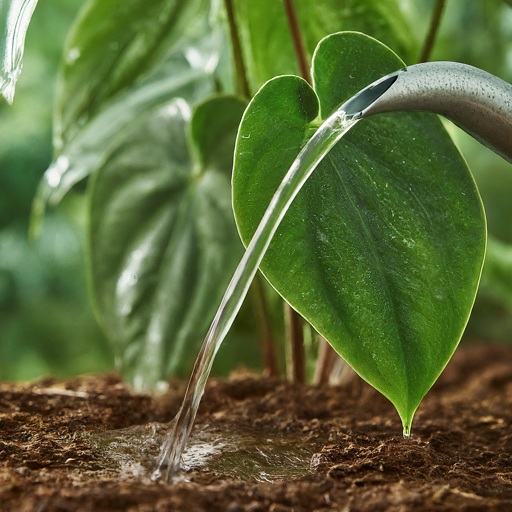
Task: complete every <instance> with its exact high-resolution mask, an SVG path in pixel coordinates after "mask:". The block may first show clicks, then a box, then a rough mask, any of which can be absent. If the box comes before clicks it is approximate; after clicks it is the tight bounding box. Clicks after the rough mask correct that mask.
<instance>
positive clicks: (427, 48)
mask: <svg viewBox="0 0 512 512" xmlns="http://www.w3.org/2000/svg"><path fill="white" fill-rule="evenodd" d="M445 4H446V0H436V5H435V6H434V12H433V13H432V20H431V21H430V29H429V31H428V34H427V38H426V39H425V43H424V44H423V48H422V50H421V55H420V58H419V60H418V64H420V63H421V62H427V61H428V60H429V59H430V53H431V52H432V48H433V46H434V41H435V39H436V36H437V32H438V30H439V25H440V23H441V16H442V15H443V10H444V6H445Z"/></svg>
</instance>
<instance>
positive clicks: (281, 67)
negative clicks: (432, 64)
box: [234, 0, 418, 91]
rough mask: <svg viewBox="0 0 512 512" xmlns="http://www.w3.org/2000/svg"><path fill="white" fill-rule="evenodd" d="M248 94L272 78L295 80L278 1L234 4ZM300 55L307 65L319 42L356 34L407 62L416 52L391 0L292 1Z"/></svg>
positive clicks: (290, 45) (250, 0)
mask: <svg viewBox="0 0 512 512" xmlns="http://www.w3.org/2000/svg"><path fill="white" fill-rule="evenodd" d="M234 5H235V11H236V14H237V21H238V25H239V28H240V36H241V42H242V50H243V52H244V57H245V61H246V65H247V72H248V77H249V82H250V86H251V89H252V90H253V91H256V90H258V89H259V88H260V87H261V85H262V84H263V83H264V82H266V81H267V80H269V79H270V78H273V77H275V76H278V75H285V74H298V67H297V64H296V57H295V52H294V49H293V42H292V38H291V35H290V29H289V27H288V22H287V19H286V14H285V10H284V7H283V2H282V1H276V0H258V1H257V2H254V1H253V0H234ZM294 6H295V9H296V11H297V17H298V20H299V25H300V28H301V32H302V34H303V37H304V43H305V46H306V52H307V53H308V58H309V59H311V57H312V56H313V52H314V50H315V47H316V45H317V44H318V42H319V41H320V39H322V38H323V37H325V36H327V35H329V34H332V33H333V32H339V31H340V30H357V31H361V32H364V33H366V34H369V35H371V36H373V37H376V38H378V39H380V40H382V41H383V42H384V43H385V44H387V45H388V46H389V47H390V48H392V49H393V50H394V51H396V52H397V53H399V54H400V55H403V56H405V58H406V60H407V59H413V58H414V57H415V56H416V54H417V53H418V50H417V48H416V45H415V44H414V43H413V41H414V38H413V37H412V36H411V29H410V27H409V25H408V24H407V22H406V21H405V19H404V16H403V15H402V12H401V10H400V8H399V5H398V2H397V1H396V0H364V1H361V0H343V1H342V2H340V1H339V0H315V1H311V0H295V1H294Z"/></svg>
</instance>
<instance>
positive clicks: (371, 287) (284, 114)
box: [233, 33, 486, 431]
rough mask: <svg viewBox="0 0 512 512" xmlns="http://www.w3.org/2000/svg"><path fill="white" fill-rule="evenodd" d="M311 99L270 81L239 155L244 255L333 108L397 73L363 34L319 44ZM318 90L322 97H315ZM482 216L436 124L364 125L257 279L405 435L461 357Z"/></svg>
mask: <svg viewBox="0 0 512 512" xmlns="http://www.w3.org/2000/svg"><path fill="white" fill-rule="evenodd" d="M313 65H314V71H313V75H314V82H315V91H313V90H312V89H311V88H310V87H309V85H308V84H307V83H306V82H304V81H303V80H302V79H300V78H298V77H290V76H288V77H280V78H276V79H274V80H271V81H270V82H268V83H267V84H266V85H265V86H264V87H263V88H262V89H261V90H260V91H259V92H258V94H257V95H256V96H255V97H254V99H253V100H252V102H251V103H250V105H249V107H248V109H247V111H246V112H245V114H244V118H243V121H242V124H241V126H240V130H239V136H238V140H237V147H236V153H235V169H234V176H233V198H234V208H235V217H236V220H237V224H238V228H239V231H240V234H241V236H242V239H243V241H244V243H245V244H247V243H248V242H249V241H250V239H251V237H252V235H253V233H254V231H255V229H256V226H257V225H258V223H259V221H260V219H261V218H262V215H263V212H264V210H265V209H266V207H267V205H268V204H269V202H270V198H271V197H272V195H273V193H274V191H275V190H276V189H277V186H278V184H279V183H280V181H281V180H282V178H283V176H284V174H285V173H286V172H287V170H288V168H289V167H290V165H291V164H292V162H293V161H294V159H295V157H296V156H297V154H298V152H299V150H300V148H301V147H302V146H303V145H304V144H305V142H306V141H307V140H308V138H309V137H310V136H311V134H312V132H314V130H315V129H316V127H317V126H318V122H319V119H318V118H317V115H318V114H319V106H320V110H321V118H322V119H325V118H326V116H328V115H329V114H330V113H331V112H332V111H333V109H334V108H335V107H336V106H338V105H339V104H341V103H342V102H343V101H345V100H347V99H348V98H349V97H351V96H352V95H353V94H354V93H356V92H357V91H358V90H360V89H361V88H362V87H364V86H366V85H367V84H368V83H371V82H372V81H374V80H376V79H378V78H380V77H381V76H383V75H385V74H387V73H389V72H391V71H393V70H396V69H399V68H401V67H403V63H402V62H401V61H400V59H398V58H397V57H396V55H395V54H394V53H393V52H391V51H390V50H389V49H388V48H386V47H385V46H384V45H382V44H381V43H379V42H378V41H376V40H374V39H372V38H370V37H368V36H365V35H363V34H357V33H340V34H334V35H332V36H330V37H327V38H326V39H324V40H323V41H322V42H321V43H320V45H319V47H318V48H317V50H316V53H315V58H314V64H313ZM315 92H316V94H315ZM485 241H486V230H485V219H484V213H483V209H482V204H481V201H480V197H479V195H478V192H477V190H476V187H475V184H474V181H473V179H472V176H471V174H470V172H469V170H468V168H467V166H466V165H465V162H464V160H463V159H462V157H461V156H460V154H459V152H458V150H457V149H456V147H455V146H454V145H453V143H452V142H451V140H450V138H449V137H448V135H447V134H446V132H445V131H444V129H443V128H442V125H441V123H440V122H439V120H438V119H437V117H436V116H433V115H430V114H423V113H401V114H398V113H396V114H388V115H380V116H378V117H376V118H375V119H365V120H363V121H361V122H359V124H358V125H356V126H355V127H354V128H353V130H352V131H351V132H349V133H348V134H347V135H346V136H345V137H344V138H343V139H342V140H341V141H340V142H339V143H338V144H337V145H336V146H335V147H334V148H333V149H332V150H331V152H330V153H329V154H328V155H326V156H325V158H324V159H323V161H322V162H321V163H320V165H319V166H318V168H317V169H316V170H315V172H314V173H313V175H312V176H311V177H310V178H309V180H308V182H307V183H306V184H305V186H304V188H303V190H301V192H300V193H299V195H298V196H297V197H296V199H295V201H294V203H293V204H292V206H291V208H290V210H289V211H288V213H287V214H286V216H285V218H284V219H283V222H282V225H281V226H280V228H279V230H278V231H277V233H276V235H275V237H274V239H273V241H272V243H271V245H270V247H269V249H268V252H267V254H266V256H265V258H264V260H263V262H262V265H261V269H262V271H263V273H264V274H265V276H266V277H267V279H268V280H269V281H270V283H271V284H272V285H273V286H274V287H275V288H276V290H277V291H278V292H279V293H280V294H281V295H282V296H283V297H284V298H285V299H286V300H287V301H288V302H289V303H290V304H291V305H292V306H293V307H294V308H295V309H296V310H297V311H298V312H299V313H300V314H301V315H303V316H304V317H305V318H306V319H307V320H308V321H309V322H310V323H311V324H312V325H313V326H314V327H315V328H316V329H317V331H318V332H319V333H320V334H321V335H322V336H324V337H325V338H326V339H327V340H328V341H329V342H330V343H331V344H332V346H333V347H334V348H335V349H336V350H337V351H338V352H339V353H340V354H341V355H342V356H343V357H344V358H345V359H346V360H347V361H348V362H349V363H350V365H352V366H353V368H354V369H355V370H356V371H357V372H358V373H359V374H360V375H361V376H362V377H363V378H364V379H365V380H367V381H368V382H369V383H370V384H372V385H373V386H374V387H375V388H377V389H378V390H379V391H380V392H382V393H383V394H384V395H385V396H386V397H388V398H389V399H390V400H391V401H392V402H393V404H394V405H395V407H396V408H397V410H398V413H399V415H400V417H401V419H402V422H403V424H404V429H405V431H408V430H409V429H410V426H411V422H412V418H413V415H414V412H415V410H416V408H417V407H418V405H419V403H420V401H421V400H422V398H423V396H424V395H425V393H426V392H427V391H428V390H429V388H430V387H431V386H432V384H433V383H434V382H435V380H436V379H437V377H438V376H439V375H440V373H441V371H442V370H443V368H444V367H445V365H446V364H447V362H448V361H449V359H450V357H451V355H452V354H453V352H454V350H455V348H456V346H457V344H458V342H459V339H460V337H461V334H462V332H463V330H464V327H465V325H466V322H467V319H468V316H469V313H470V311H471V307H472V304H473V301H474V297H475V293H476V289H477V286H478V281H479V278H480V272H481V268H482V263H483V258H484V253H485Z"/></svg>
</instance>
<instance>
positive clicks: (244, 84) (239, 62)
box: [224, 0, 252, 98]
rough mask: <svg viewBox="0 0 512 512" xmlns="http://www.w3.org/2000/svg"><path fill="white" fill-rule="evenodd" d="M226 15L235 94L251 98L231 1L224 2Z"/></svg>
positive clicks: (225, 0)
mask: <svg viewBox="0 0 512 512" xmlns="http://www.w3.org/2000/svg"><path fill="white" fill-rule="evenodd" d="M224 5H225V6H226V13H227V16H228V23H229V33H230V36H231V47H232V49H233V58H234V60H235V69H236V92H237V93H238V94H240V95H241V96H244V97H246V98H251V97H252V95H251V92H250V90H249V82H248V80H247V73H246V70H245V63H244V56H243V54H242V45H241V44H240V34H239V32H238V25H237V23H236V20H235V11H234V8H233V0H224Z"/></svg>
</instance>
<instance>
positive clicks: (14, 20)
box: [0, 0, 37, 103]
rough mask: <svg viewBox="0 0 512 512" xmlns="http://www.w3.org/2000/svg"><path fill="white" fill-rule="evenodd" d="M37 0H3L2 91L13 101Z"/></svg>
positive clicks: (0, 9) (0, 13)
mask: <svg viewBox="0 0 512 512" xmlns="http://www.w3.org/2000/svg"><path fill="white" fill-rule="evenodd" d="M36 5H37V0H1V1H0V24H1V31H2V34H1V36H0V38H1V39H0V58H1V59H2V67H1V69H0V92H1V93H2V94H3V96H4V98H5V99H6V100H7V101H8V102H9V103H12V101H13V99H14V90H15V88H16V82H17V80H18V77H19V76H20V73H21V68H22V65H23V64H22V59H23V50H24V46H25V35H26V33H27V29H28V25H29V23H30V19H31V18H32V14H33V12H34V9H35V8H36Z"/></svg>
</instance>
